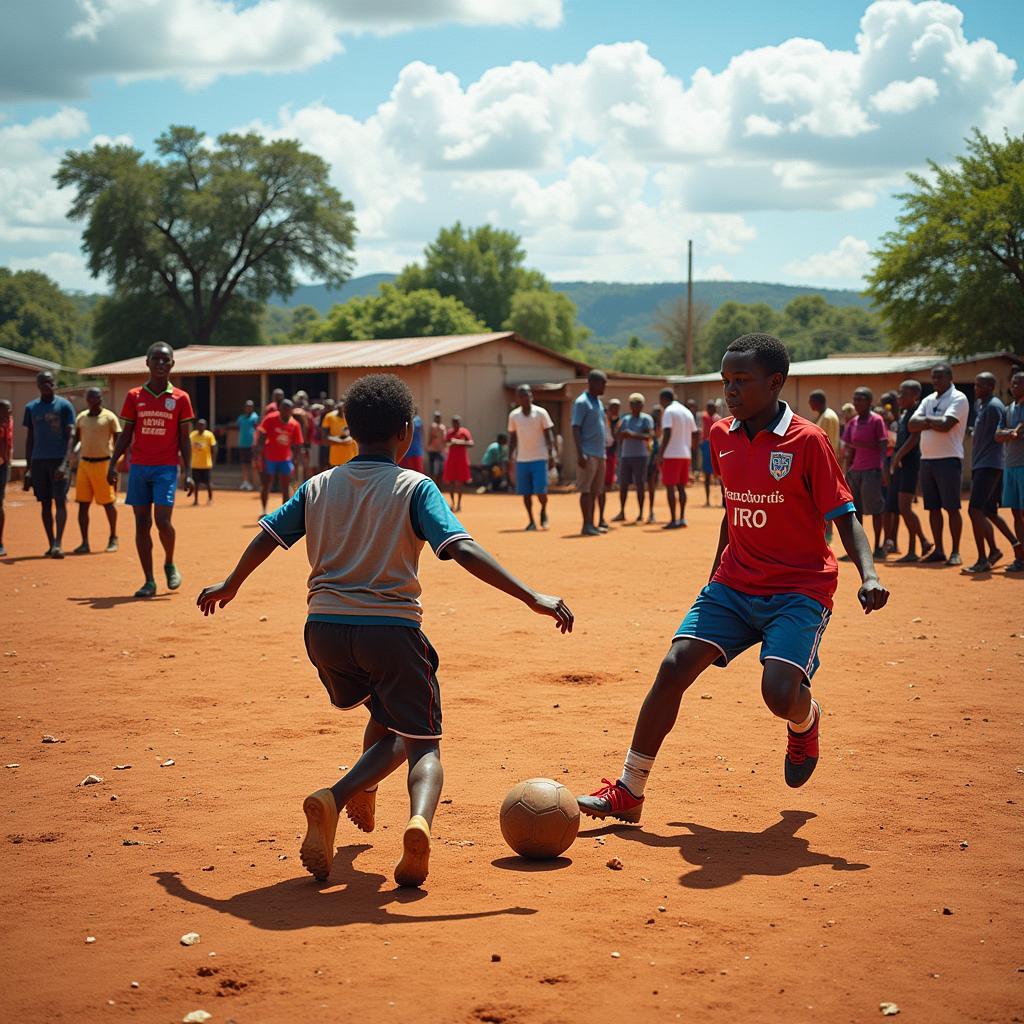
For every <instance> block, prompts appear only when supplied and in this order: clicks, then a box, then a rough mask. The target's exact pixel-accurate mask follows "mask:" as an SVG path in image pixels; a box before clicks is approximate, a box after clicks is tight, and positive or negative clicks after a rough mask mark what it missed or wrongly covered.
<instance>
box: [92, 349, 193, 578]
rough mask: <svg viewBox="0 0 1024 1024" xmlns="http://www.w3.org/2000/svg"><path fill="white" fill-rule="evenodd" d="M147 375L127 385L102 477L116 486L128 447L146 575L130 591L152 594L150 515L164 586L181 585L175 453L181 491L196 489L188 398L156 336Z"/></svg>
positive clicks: (148, 357) (137, 539) (138, 539)
mask: <svg viewBox="0 0 1024 1024" xmlns="http://www.w3.org/2000/svg"><path fill="white" fill-rule="evenodd" d="M146 366H148V367H149V380H148V381H146V383H145V384H143V385H142V387H140V388H132V389H131V390H130V391H129V392H128V394H127V395H125V396H124V405H123V406H122V407H121V421H122V423H123V427H124V429H123V430H122V431H121V433H120V434H119V435H118V438H117V444H115V445H114V451H113V453H112V454H111V456H110V465H109V466H108V467H107V482H108V483H109V484H110V485H111V486H116V485H117V464H118V462H119V461H120V458H121V456H122V455H124V453H125V452H126V451H128V450H129V448H130V449H131V469H129V470H128V498H127V504H129V505H131V506H132V511H134V513H135V548H136V550H137V551H138V553H139V562H140V564H141V565H142V572H143V574H144V575H145V577H146V581H145V583H143V584H142V586H141V587H139V589H138V590H136V591H135V596H136V597H153V596H155V595H156V579H155V578H154V576H153V537H152V533H151V531H152V528H153V519H154V509H155V518H156V529H157V533H159V534H160V543H161V544H162V545H163V548H164V573H165V575H166V576H167V588H168V590H177V589H178V587H180V586H181V573H180V572H178V569H177V567H176V566H175V564H174V542H175V535H174V527H173V526H172V525H171V513H172V512H173V511H174V494H175V491H176V490H177V487H178V458H179V456H180V457H181V462H182V465H183V466H184V467H185V493H186V494H187V495H188V496H189V497H191V496H192V492H193V491H194V490H195V483H194V482H193V480H192V442H191V441H190V440H189V425H190V424H191V423H192V419H193V413H192V400H191V399H190V398H189V397H188V394H187V393H186V392H184V391H182V390H181V388H176V387H175V386H174V385H173V384H172V383H171V382H170V380H169V377H170V374H171V370H172V369H173V367H174V350H173V349H172V348H171V346H170V345H168V344H167V342H166V341H157V342H154V343H153V344H152V345H150V346H149V350H148V351H147V352H146Z"/></svg>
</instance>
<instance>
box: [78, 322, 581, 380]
mask: <svg viewBox="0 0 1024 1024" xmlns="http://www.w3.org/2000/svg"><path fill="white" fill-rule="evenodd" d="M503 339H511V340H514V341H516V342H518V343H519V344H522V345H526V346H527V347H529V348H532V349H536V350H538V351H542V352H544V353H545V354H547V355H549V356H552V357H554V358H555V359H559V360H561V361H562V362H565V363H569V364H571V365H573V366H576V365H577V363H576V361H575V360H572V359H568V358H566V357H565V356H563V355H561V354H560V353H558V352H552V351H551V350H550V349H546V348H541V347H540V346H539V345H535V344H534V343H533V342H531V341H527V340H526V339H525V338H521V337H519V335H518V334H516V333H515V332H514V331H496V332H494V333H491V334H452V335H442V336H438V337H433V338H388V339H386V340H379V341H322V342H317V343H311V344H307V345H244V346H243V345H186V346H185V347H184V348H179V349H176V350H175V352H174V373H175V374H176V375H179V376H181V375H191V374H206V373H295V372H301V371H314V372H315V371H317V370H340V369H346V368H362V367H375V366H415V365H416V364H417V363H422V362H426V361H427V360H428V359H437V358H439V357H440V356H446V355H451V354H452V353H454V352H462V351H464V350H465V349H469V348H476V347H477V346H478V345H486V344H487V343H488V342H492V341H501V340H503ZM82 372H83V373H89V374H95V375H97V376H101V375H102V376H105V377H122V376H139V375H141V374H144V373H146V372H147V371H146V359H145V357H144V356H135V357H134V358H132V359H122V360H120V361H119V362H116V363H104V364H102V365H99V366H90V367H89V368H88V369H86V370H83V371H82Z"/></svg>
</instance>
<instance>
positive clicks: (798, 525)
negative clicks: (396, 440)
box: [579, 334, 889, 821]
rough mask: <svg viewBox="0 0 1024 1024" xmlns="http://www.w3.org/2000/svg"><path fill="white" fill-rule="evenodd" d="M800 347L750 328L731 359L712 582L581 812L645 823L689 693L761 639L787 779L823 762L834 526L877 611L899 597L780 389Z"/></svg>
mask: <svg viewBox="0 0 1024 1024" xmlns="http://www.w3.org/2000/svg"><path fill="white" fill-rule="evenodd" d="M788 373H789V354H788V353H787V352H786V348H785V346H784V345H783V344H782V342H781V341H779V339H778V338H775V337H773V336H772V335H769V334H745V335H743V337H741V338H737V339H736V340H735V341H734V342H732V344H731V345H729V347H728V348H727V349H726V352H725V356H724V358H723V359H722V381H723V386H724V391H725V401H726V404H727V405H728V407H729V411H730V412H731V413H732V415H731V416H727V417H725V418H724V419H722V420H719V421H718V422H717V423H715V424H714V426H712V428H711V436H710V438H709V440H710V442H711V465H712V467H713V469H714V473H715V475H716V476H717V477H719V479H721V481H722V485H723V487H724V488H725V515H724V517H723V518H722V528H721V534H720V536H719V541H718V551H717V553H716V554H715V560H714V564H713V565H712V568H711V579H710V582H709V583H708V585H707V586H706V587H705V588H704V589H703V590H702V591H701V592H700V594H699V595H698V597H697V600H696V601H695V602H694V604H693V607H692V608H691V609H690V611H689V612H688V613H687V615H686V618H685V619H683V622H682V625H680V627H679V629H678V630H676V633H675V636H674V637H673V638H672V646H671V647H670V648H669V651H668V654H666V655H665V658H664V660H663V661H662V663H661V668H660V669H659V671H658V675H657V678H656V679H655V681H654V685H653V686H652V687H651V689H650V692H649V693H648V694H647V698H646V700H645V701H644V703H643V707H642V708H641V709H640V716H639V718H638V719H637V723H636V728H635V731H634V733H633V741H632V743H631V745H630V749H629V752H628V753H627V755H626V762H625V767H624V768H623V772H622V776H621V778H620V779H619V780H618V781H616V782H609V781H608V780H607V779H605V780H604V785H603V786H602V788H601V789H599V790H597V792H595V793H593V794H591V795H590V796H583V797H580V798H579V805H580V810H581V811H582V812H583V813H584V814H588V815H590V817H592V818H606V817H612V818H617V819H618V820H620V821H639V820H640V814H641V812H642V811H643V805H644V788H645V786H646V783H647V778H648V775H649V774H650V771H651V769H652V767H653V766H654V760H655V757H656V756H657V754H658V751H659V750H660V749H661V745H662V743H663V742H664V740H665V737H666V736H667V735H668V733H669V731H670V730H671V729H672V727H673V726H674V725H675V721H676V716H677V715H678V713H679V703H680V701H681V699H682V696H683V693H685V691H686V690H687V689H688V688H689V687H690V685H691V684H692V683H693V682H694V681H695V680H696V679H697V677H698V676H699V675H700V674H701V673H702V672H703V671H704V670H705V669H706V668H708V667H709V666H710V665H718V666H720V667H723V668H724V667H725V666H726V665H727V664H728V663H729V661H730V660H731V659H732V658H734V657H736V656H737V655H738V654H740V653H741V652H743V651H745V650H746V649H747V648H748V647H752V646H753V645H754V644H756V643H758V642H760V644H761V663H762V665H763V666H764V668H763V673H762V676H761V696H762V697H763V698H764V702H765V703H766V704H767V705H768V708H769V709H770V710H771V712H772V713H773V714H774V715H776V716H778V717H779V718H781V719H783V720H785V721H786V722H787V723H788V735H789V742H788V746H787V750H786V760H785V778H786V783H787V785H789V786H792V787H797V786H802V785H803V784H804V783H805V782H806V781H807V780H808V779H809V778H810V777H811V773H812V772H813V771H814V767H815V765H816V764H817V762H818V727H819V720H820V717H821V710H820V708H819V707H818V702H817V701H815V700H813V699H812V698H811V678H812V676H813V675H814V673H815V671H816V669H817V668H818V646H819V644H820V643H821V638H822V635H823V634H824V632H825V627H826V626H827V625H828V621H829V618H830V616H831V614H832V595H833V594H834V593H835V589H836V582H837V579H838V574H839V570H838V566H837V564H836V559H835V556H834V555H833V554H832V550H831V548H829V546H828V545H827V544H826V543H825V531H824V523H825V522H826V521H831V522H834V523H835V525H836V528H837V530H838V531H839V536H840V538H841V539H842V541H843V546H844V547H845V548H846V550H847V552H848V553H849V554H850V557H851V559H852V560H853V563H854V564H855V565H856V566H857V569H858V571H859V572H860V577H861V580H862V583H861V587H860V590H859V592H858V594H857V596H858V598H859V600H860V603H861V605H862V607H863V608H864V611H865V613H870V612H872V611H874V610H876V609H879V608H882V607H883V606H884V605H885V603H886V601H887V600H888V599H889V593H888V591H887V590H886V589H885V588H884V587H883V586H882V584H881V583H880V582H879V580H878V576H877V574H876V573H875V568H874V561H873V558H872V553H871V547H870V545H869V544H868V540H867V537H865V535H864V530H863V528H862V527H861V525H860V523H859V522H858V521H857V517H856V514H855V510H854V504H853V498H852V495H851V494H850V490H849V488H848V487H847V485H846V481H845V479H844V478H843V472H842V469H841V468H840V466H839V463H838V461H837V460H836V456H835V452H834V451H833V450H832V445H831V444H830V443H829V440H828V438H827V437H826V436H825V433H824V431H822V430H821V429H819V428H818V427H816V426H815V425H814V424H813V423H810V422H809V421H808V420H805V419H802V418H801V417H799V416H795V415H794V414H793V410H792V409H790V408H789V407H788V406H787V405H786V403H785V402H781V401H779V392H780V391H781V390H782V385H783V384H784V383H785V380H786V376H787V374H788Z"/></svg>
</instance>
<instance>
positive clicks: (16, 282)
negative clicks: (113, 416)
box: [0, 267, 89, 366]
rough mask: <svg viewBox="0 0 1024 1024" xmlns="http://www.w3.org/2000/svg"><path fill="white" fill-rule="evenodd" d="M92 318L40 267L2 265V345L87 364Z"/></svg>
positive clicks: (76, 363)
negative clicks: (28, 268)
mask: <svg viewBox="0 0 1024 1024" xmlns="http://www.w3.org/2000/svg"><path fill="white" fill-rule="evenodd" d="M88 339H89V317H88V315H87V314H85V313H84V312H83V311H82V310H81V309H80V308H79V304H78V303H76V302H75V300H74V299H72V298H71V297H70V296H68V295H65V294H64V292H62V291H61V290H60V287H59V286H58V285H57V283H56V282H55V281H52V280H50V278H48V277H47V276H46V275H45V274H42V273H40V272H39V271H37V270H18V271H11V270H9V269H7V268H6V267H0V346H2V347H4V348H9V349H11V350H13V351H15V352H24V353H25V354H26V355H30V356H36V357H37V358H39V359H50V360H53V362H56V363H63V364H64V365H65V366H83V365H84V363H85V358H86V355H87V353H88V350H87V347H86V346H87V344H88Z"/></svg>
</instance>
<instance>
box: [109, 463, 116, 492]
mask: <svg viewBox="0 0 1024 1024" xmlns="http://www.w3.org/2000/svg"><path fill="white" fill-rule="evenodd" d="M107 483H108V484H110V486H111V487H116V486H117V466H114V465H110V466H108V467H107Z"/></svg>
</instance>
